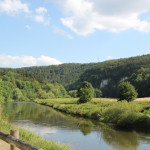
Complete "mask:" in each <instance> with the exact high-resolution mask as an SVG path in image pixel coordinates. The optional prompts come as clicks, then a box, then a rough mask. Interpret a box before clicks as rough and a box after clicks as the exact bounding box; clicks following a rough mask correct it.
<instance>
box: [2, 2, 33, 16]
mask: <svg viewBox="0 0 150 150" xmlns="http://www.w3.org/2000/svg"><path fill="white" fill-rule="evenodd" d="M0 12H6V13H7V14H10V15H12V14H16V13H20V12H24V13H29V12H30V10H29V8H28V5H27V4H26V3H22V2H21V1H20V0H2V1H0Z"/></svg>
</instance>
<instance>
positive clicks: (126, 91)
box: [77, 81, 138, 103]
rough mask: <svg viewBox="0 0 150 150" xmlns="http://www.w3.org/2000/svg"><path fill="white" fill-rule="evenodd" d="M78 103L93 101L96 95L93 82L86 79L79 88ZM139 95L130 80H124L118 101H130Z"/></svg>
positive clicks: (120, 85)
mask: <svg viewBox="0 0 150 150" xmlns="http://www.w3.org/2000/svg"><path fill="white" fill-rule="evenodd" d="M77 93H78V97H79V100H78V103H86V102H89V101H91V99H92V98H93V96H94V89H93V87H92V84H91V83H89V82H87V81H84V82H83V83H82V85H81V86H80V88H79V89H78V92H77ZM137 96H138V93H137V91H136V90H135V88H134V86H133V85H131V84H130V82H128V81H122V82H121V83H120V84H119V93H118V101H122V100H126V101H128V102H130V101H132V100H134V99H136V98H137Z"/></svg>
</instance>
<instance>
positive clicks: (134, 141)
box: [3, 103, 150, 150]
mask: <svg viewBox="0 0 150 150" xmlns="http://www.w3.org/2000/svg"><path fill="white" fill-rule="evenodd" d="M3 108H4V109H3V113H4V114H7V115H8V118H9V121H10V122H13V123H14V124H15V125H17V126H19V127H23V128H26V129H29V130H31V131H32V132H35V133H37V134H39V135H40V136H42V137H43V138H46V139H48V140H50V141H56V142H57V143H59V144H67V145H69V146H70V147H71V149H73V150H150V132H149V133H148V132H146V131H145V132H136V131H121V130H115V129H113V128H110V127H108V126H106V125H104V124H100V123H98V122H92V121H91V120H87V119H83V118H78V117H72V116H70V115H66V114H64V113H61V112H58V111H55V110H53V109H52V108H49V107H47V106H42V105H39V104H35V103H7V104H5V105H4V106H3Z"/></svg>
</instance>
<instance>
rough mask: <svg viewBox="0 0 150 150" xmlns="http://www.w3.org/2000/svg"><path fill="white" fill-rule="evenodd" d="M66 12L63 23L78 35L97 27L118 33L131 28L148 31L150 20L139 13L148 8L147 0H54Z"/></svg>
mask: <svg viewBox="0 0 150 150" xmlns="http://www.w3.org/2000/svg"><path fill="white" fill-rule="evenodd" d="M55 1H56V2H58V3H59V4H60V6H61V8H62V10H63V12H64V14H65V15H66V17H63V18H61V21H62V23H63V24H64V25H65V26H67V27H69V28H70V29H71V30H73V31H74V32H75V33H77V34H78V35H88V34H90V33H93V32H94V31H95V30H96V29H99V30H107V31H110V32H120V31H123V30H128V29H130V28H132V29H135V30H138V31H142V32H150V22H148V21H144V20H140V18H139V16H140V15H141V14H142V13H145V12H147V11H149V10H150V0H111V1H110V0H55Z"/></svg>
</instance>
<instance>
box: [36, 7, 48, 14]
mask: <svg viewBox="0 0 150 150" xmlns="http://www.w3.org/2000/svg"><path fill="white" fill-rule="evenodd" d="M35 11H36V13H39V14H41V13H47V9H46V8H45V7H39V8H37V9H36V10H35Z"/></svg>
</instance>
